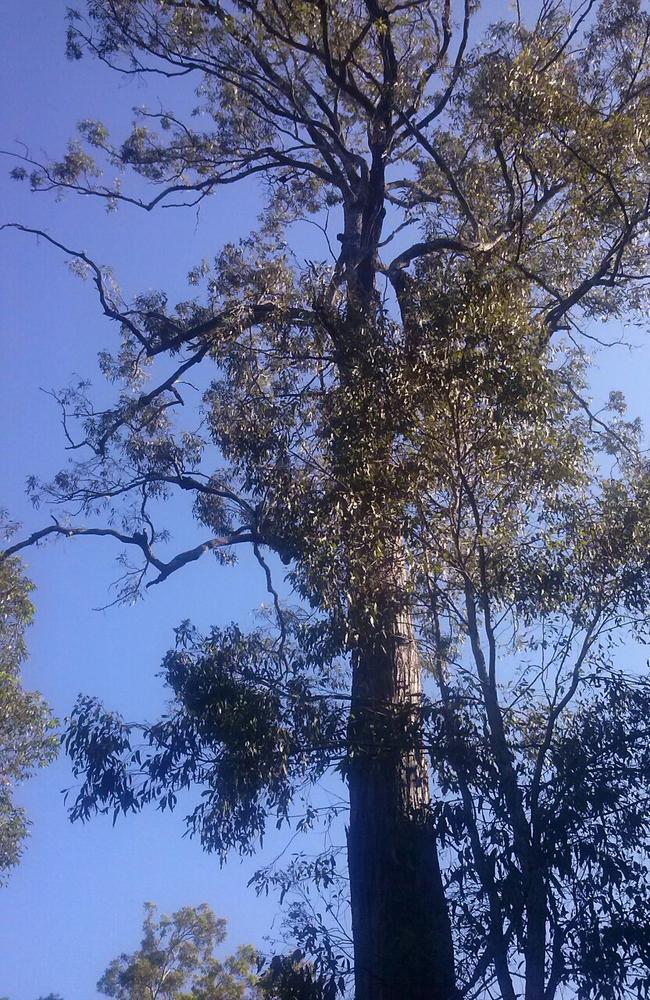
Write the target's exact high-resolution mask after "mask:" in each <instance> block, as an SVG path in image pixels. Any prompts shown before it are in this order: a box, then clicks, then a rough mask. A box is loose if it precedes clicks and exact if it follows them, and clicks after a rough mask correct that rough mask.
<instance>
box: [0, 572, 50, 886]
mask: <svg viewBox="0 0 650 1000" xmlns="http://www.w3.org/2000/svg"><path fill="white" fill-rule="evenodd" d="M32 590H33V586H32V584H31V583H30V582H29V581H28V580H27V578H26V577H25V575H24V572H23V568H22V563H21V562H20V560H18V559H15V558H11V559H7V560H5V561H4V562H2V563H0V885H2V884H3V883H4V882H5V881H6V879H7V874H8V872H9V870H10V869H11V868H13V867H14V865H16V864H18V862H19V860H20V856H21V853H22V845H23V842H24V840H25V837H26V836H27V832H28V827H29V821H28V819H27V817H26V815H25V812H24V810H23V809H20V808H18V807H17V806H15V805H14V802H13V792H14V788H15V786H16V783H17V782H20V781H24V780H25V778H27V777H29V775H30V774H31V773H32V771H33V770H34V769H35V768H37V767H43V766H44V765H45V764H48V763H49V762H50V761H51V760H53V758H54V757H55V756H56V752H57V747H58V739H57V737H56V736H55V734H54V732H53V730H54V727H55V722H54V720H53V719H52V716H51V714H50V710H49V708H48V706H47V705H46V703H45V702H44V701H43V699H42V697H41V695H40V694H39V693H38V692H37V691H25V690H23V687H22V685H21V680H20V668H21V665H22V663H23V662H24V660H25V657H26V648H25V631H26V629H27V627H28V625H29V624H30V622H31V620H32V618H33V614H34V609H33V607H32V603H31V601H30V599H29V595H30V592H31V591H32Z"/></svg>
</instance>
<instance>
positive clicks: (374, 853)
mask: <svg viewBox="0 0 650 1000" xmlns="http://www.w3.org/2000/svg"><path fill="white" fill-rule="evenodd" d="M385 631H386V634H385V635H384V636H381V637H378V636H375V637H373V638H371V639H368V640H367V641H366V642H363V643H362V644H361V645H360V647H359V649H358V650H357V652H356V655H355V658H354V674H353V689H352V721H351V726H350V735H351V742H352V747H353V750H352V757H351V761H350V766H349V775H348V777H349V791H350V826H349V832H348V864H349V871H350V895H351V904H352V929H353V937H354V956H355V985H356V993H355V996H356V1000H407V998H408V1000H450V998H452V997H454V996H455V990H454V964H453V949H452V942H451V927H450V922H449V917H448V913H447V909H446V903H445V898H444V892H443V887H442V879H441V875H440V869H439V864H438V855H437V848H436V838H435V833H434V830H433V826H432V822H431V815H430V808H429V807H430V789H429V777H428V770H427V763H426V758H425V756H424V754H423V753H422V751H421V749H419V748H418V747H417V730H418V725H417V716H418V711H417V709H418V705H419V700H420V683H421V682H420V664H419V657H418V652H417V645H416V643H415V640H414V637H413V633H412V629H411V627H410V624H409V622H408V620H406V619H404V620H402V621H401V622H400V621H397V622H396V624H395V627H394V629H393V630H390V629H386V630H385Z"/></svg>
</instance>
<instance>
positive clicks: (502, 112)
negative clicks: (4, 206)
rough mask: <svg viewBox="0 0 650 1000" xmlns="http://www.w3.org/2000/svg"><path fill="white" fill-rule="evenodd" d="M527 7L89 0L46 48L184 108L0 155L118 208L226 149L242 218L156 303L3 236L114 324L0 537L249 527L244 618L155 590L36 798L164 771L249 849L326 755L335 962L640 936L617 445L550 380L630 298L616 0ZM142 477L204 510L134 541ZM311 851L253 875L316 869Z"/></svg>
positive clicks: (197, 172) (463, 976)
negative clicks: (109, 386) (44, 464)
mask: <svg viewBox="0 0 650 1000" xmlns="http://www.w3.org/2000/svg"><path fill="white" fill-rule="evenodd" d="M532 7H534V11H533V10H532V9H526V10H520V9H519V8H517V9H516V10H515V12H514V14H511V15H509V16H508V17H507V18H505V19H504V20H501V21H499V22H497V23H496V24H493V25H489V24H488V23H487V22H486V20H485V19H484V18H482V19H481V18H480V17H479V16H478V14H477V11H478V5H477V4H475V3H472V2H470V0H466V2H465V3H464V4H460V5H456V4H452V3H451V2H447V0H413V2H409V3H400V2H395V3H390V2H388V3H383V4H382V3H379V2H378V0H346V2H343V3H341V2H337V3H329V2H328V0H305V2H302V3H294V2H291V3H289V2H283V0H268V2H266V0H264V2H263V0H235V2H233V3H232V4H228V5H222V4H221V3H219V0H157V2H154V0H88V2H87V3H86V5H85V11H84V12H83V13H81V12H78V13H75V12H72V13H71V15H70V31H69V41H68V51H69V55H70V56H71V58H73V59H76V58H80V57H81V56H82V55H84V54H86V53H90V54H92V55H94V56H95V57H97V58H99V59H101V60H102V61H104V62H105V63H107V64H108V65H109V66H111V67H113V68H115V69H116V70H118V71H119V72H122V73H126V74H134V75H147V74H148V75H152V76H156V75H160V74H162V75H163V76H164V77H166V78H171V79H174V78H176V77H178V78H179V105H180V109H181V110H179V111H174V110H172V109H171V108H167V107H165V108H161V109H159V110H151V109H144V110H141V111H140V112H139V113H138V116H137V119H136V121H135V124H134V125H133V127H132V129H131V131H130V132H129V134H128V135H127V136H126V138H121V139H118V140H113V139H112V138H111V136H110V135H109V133H108V131H107V129H106V128H105V127H104V126H103V125H102V124H101V123H99V122H95V121H85V122H83V123H82V124H81V125H80V128H79V136H78V138H77V139H75V140H74V141H73V142H72V143H71V144H70V146H69V147H68V150H67V152H66V153H65V155H64V156H63V157H61V158H59V159H58V160H55V161H52V162H37V161H36V160H35V159H34V158H33V157H32V156H31V155H30V154H29V153H24V154H22V155H20V156H19V160H20V161H21V162H20V164H19V165H18V166H17V167H15V169H14V176H15V177H16V179H17V180H21V179H25V178H26V177H29V181H30V183H31V186H32V188H33V189H34V190H35V191H37V192H45V191H56V192H62V191H70V192H77V193H79V194H82V195H84V196H86V197H91V196H92V197H96V198H101V199H104V200H106V201H107V203H108V205H109V206H110V207H114V206H117V205H120V204H125V205H129V206H131V207H140V208H143V209H146V210H152V209H154V208H156V207H157V206H163V205H167V206H172V205H178V204H184V205H197V204H199V203H203V201H204V200H205V199H206V198H207V197H208V195H210V194H216V195H217V196H218V194H219V190H220V188H222V187H224V186H226V185H228V186H229V185H233V184H234V185H238V184H240V183H241V182H244V181H246V180H247V179H249V178H257V179H258V180H259V181H260V188H261V191H262V193H263V196H264V207H263V209H262V212H261V216H260V222H259V228H258V230H257V232H255V233H253V234H248V235H244V236H243V237H242V240H241V241H240V242H239V243H238V244H233V245H227V246H225V247H223V248H221V249H220V250H219V251H218V252H217V253H216V255H215V257H214V258H213V259H211V260H207V261H202V262H199V263H198V264H197V266H196V267H195V268H194V269H193V270H192V271H191V273H190V276H189V279H190V285H191V286H192V291H191V293H190V294H191V296H192V297H191V298H188V299H186V300H184V301H182V302H180V303H177V304H175V305H173V304H171V303H170V302H169V300H168V296H167V295H166V294H165V292H164V291H163V290H161V291H158V292H150V293H147V294H143V295H141V296H139V297H137V298H136V299H135V300H134V301H133V302H129V303H127V302H126V301H124V300H123V299H122V297H121V295H120V292H119V290H118V288H117V286H116V284H115V282H114V280H113V278H112V277H111V275H110V274H109V273H108V271H107V270H106V269H105V268H103V267H101V266H100V265H99V264H97V263H96V262H95V261H94V260H93V259H92V258H91V257H90V256H89V255H88V254H86V253H85V252H82V251H80V250H78V249H76V248H70V247H67V246H64V245H63V244H62V243H61V242H60V241H59V240H57V239H56V238H55V237H52V236H49V235H48V234H45V233H41V235H42V236H44V238H45V239H46V240H48V241H49V242H50V243H51V244H53V245H54V246H55V247H57V248H58V249H59V250H61V251H62V252H64V253H65V254H67V255H68V256H69V257H70V258H71V259H72V261H73V262H74V265H75V267H76V269H77V270H78V271H79V273H80V274H81V275H82V276H87V277H90V278H91V280H92V282H93V283H94V286H95V289H96V292H97V294H98V297H99V303H100V306H101V309H102V310H103V313H104V314H105V316H106V317H107V318H108V319H109V320H111V321H112V322H114V323H115V324H116V325H117V327H118V328H119V330H120V334H121V339H120V344H119V346H118V347H117V348H116V349H115V350H114V351H113V352H111V353H108V352H107V353H103V354H102V355H101V358H100V361H101V367H102V370H103V372H104V374H105V375H106V376H107V378H108V379H109V380H110V381H112V382H113V383H115V385H116V387H117V392H116V399H115V403H114V405H112V406H110V407H108V408H104V409H97V408H96V407H95V406H94V405H93V402H92V400H91V398H90V397H89V394H88V391H87V388H86V387H85V385H81V386H73V387H71V388H70V389H68V390H66V391H63V392H62V393H61V394H60V396H59V404H60V407H61V411H62V416H63V423H64V429H65V433H66V436H67V441H68V445H69V448H70V454H71V457H72V461H71V462H70V463H69V464H68V465H67V466H66V467H65V469H63V470H62V471H61V472H60V473H59V474H58V475H57V476H56V477H55V478H54V480H53V481H51V482H39V481H38V480H37V479H34V480H33V481H32V483H31V487H30V488H31V491H32V493H33V495H34V496H35V497H38V498H39V499H40V500H41V501H45V502H47V501H50V502H52V503H53V504H55V505H56V508H57V515H56V518H55V520H54V523H53V524H51V525H49V526H48V527H45V528H42V529H40V530H37V531H35V532H34V533H33V534H32V535H31V536H29V537H28V538H26V539H24V540H22V541H20V542H18V543H16V544H15V545H13V546H11V547H9V548H8V549H7V555H8V556H9V557H10V556H11V555H13V554H14V553H15V552H18V551H20V550H21V549H22V548H24V547H25V546H27V545H31V544H34V543H36V542H39V541H40V540H42V539H43V538H45V537H47V536H50V535H62V536H66V537H72V536H80V535H81V536H100V537H106V538H110V539H112V540H113V541H117V542H118V543H120V544H121V545H122V546H123V548H124V551H125V553H126V552H130V553H134V554H135V555H136V556H137V558H138V560H139V561H138V562H136V563H131V562H130V561H129V558H128V557H127V556H126V555H125V556H124V557H123V560H122V565H123V576H122V580H121V591H120V596H121V598H122V599H124V600H127V601H130V600H133V599H135V598H136V597H138V596H140V595H141V594H142V592H143V588H145V586H151V585H152V584H158V583H162V582H163V581H164V580H166V579H167V578H168V577H169V576H170V575H171V574H172V573H175V572H178V571H180V570H181V569H183V568H185V567H187V566H188V565H189V564H191V563H192V562H194V561H195V560H197V559H198V558H201V557H202V556H203V555H206V554H208V553H213V554H214V555H216V556H217V558H218V559H219V561H220V562H222V563H229V562H232V561H233V559H234V554H235V552H236V551H237V547H238V546H241V545H247V546H250V547H251V548H252V551H253V553H254V555H255V557H256V559H257V561H258V563H259V565H260V570H261V572H262V573H263V575H264V579H265V581H266V584H267V588H268V591H269V597H270V603H271V613H270V615H269V616H268V619H267V620H266V621H265V622H261V623H260V626H259V628H257V629H255V630H253V631H251V632H249V633H248V634H245V633H244V632H243V631H242V630H241V629H240V628H238V627H237V626H230V627H229V626H226V625H224V624H223V623H221V624H219V625H218V626H215V628H214V629H213V630H212V631H211V632H210V634H208V635H205V636H201V635H198V634H197V633H196V631H194V630H193V629H192V627H191V625H190V624H188V623H185V624H183V625H182V626H181V627H180V628H178V629H177V632H176V636H177V642H176V646H175V648H174V649H173V650H172V651H170V653H169V654H168V656H167V658H166V659H165V662H164V676H165V680H166V682H167V684H168V685H169V687H170V689H171V692H172V695H173V701H172V705H171V708H170V711H169V713H168V715H166V716H165V717H164V718H163V719H161V720H159V721H157V722H154V723H151V722H148V723H143V724H141V725H132V724H126V723H125V722H124V721H123V720H122V719H121V718H120V716H119V714H117V713H115V712H107V711H105V710H104V709H103V707H102V706H101V705H99V704H98V703H97V702H96V701H95V700H94V699H92V698H90V697H84V698H83V699H81V701H80V702H79V703H78V705H77V707H76V708H75V710H74V711H73V714H72V717H71V721H70V726H69V729H68V733H67V737H66V746H67V749H68V752H69V753H70V754H71V756H72V759H73V764H74V767H75V769H76V773H77V774H78V775H81V776H82V778H83V781H84V784H83V787H82V789H81V792H80V794H79V796H78V797H77V799H76V802H75V803H74V804H73V806H72V813H73V816H75V817H80V818H84V819H85V818H87V817H88V816H89V815H90V814H91V813H92V812H93V811H95V810H97V809H99V810H112V811H113V812H114V814H115V815H118V814H119V812H120V811H124V812H128V811H130V810H136V809H138V808H140V807H141V806H143V805H145V804H147V803H150V802H154V801H155V802H157V803H158V805H159V806H160V807H162V808H167V807H170V808H173V807H174V806H175V804H176V801H177V795H178V793H179V792H182V791H187V790H189V789H192V788H195V787H198V788H199V789H200V790H201V793H202V794H201V796H200V801H199V803H198V805H197V806H196V808H194V809H193V811H192V812H191V813H190V817H189V823H190V828H191V829H192V830H193V831H194V832H197V833H198V834H199V835H200V837H201V839H202V842H203V844H204V846H206V847H207V848H208V849H211V850H216V851H218V852H220V853H222V854H223V853H225V852H226V851H228V850H230V849H232V848H238V849H240V850H243V851H252V850H253V849H255V846H256V844H257V843H258V842H259V840H260V838H261V837H262V835H263V833H264V830H265V829H266V826H267V824H268V822H269V821H271V820H275V822H276V823H279V824H282V823H283V822H288V821H289V820H290V817H291V816H292V815H293V813H291V812H290V810H291V809H292V808H295V806H296V804H297V803H300V802H302V804H303V808H302V816H301V818H300V819H299V820H298V821H297V822H298V824H299V826H300V828H308V827H309V826H311V825H313V824H314V823H316V822H320V821H324V822H326V823H327V822H331V821H332V812H334V813H336V812H337V810H338V809H339V807H338V806H336V807H334V809H333V810H331V811H330V810H327V809H321V808H320V806H318V805H314V801H313V798H312V797H311V793H310V789H311V788H313V787H315V786H316V785H317V783H318V782H319V781H320V780H322V779H323V778H324V776H325V775H328V774H331V773H332V771H334V772H335V773H336V774H338V775H340V776H341V777H342V778H343V779H344V781H345V783H346V786H347V794H348V796H349V812H348V813H347V814H346V816H347V825H348V833H347V844H346V847H347V860H348V872H349V883H348V893H349V898H350V903H351V925H350V930H351V936H352V939H353V945H354V976H355V995H356V998H357V1000H397V998H398V997H399V998H402V997H403V996H409V997H412V998H413V1000H425V998H426V1000H432V998H433V1000H451V998H452V997H457V996H463V997H475V996H476V997H478V996H500V997H504V998H507V1000H510V998H512V1000H515V998H517V997H525V998H526V1000H541V998H544V1000H553V998H554V997H555V996H556V995H559V991H560V990H561V989H562V988H564V987H567V988H568V989H572V990H574V991H575V992H577V994H578V995H579V996H580V997H581V998H585V1000H586V998H588V997H612V998H617V1000H618V998H619V997H620V998H621V1000H622V998H623V997H625V996H627V995H629V993H630V991H632V992H633V995H634V993H636V995H638V996H639V997H640V996H642V995H643V990H644V983H645V982H646V980H647V970H648V964H649V963H650V953H649V943H648V938H647V931H646V930H645V929H644V926H645V925H644V923H643V916H642V915H643V914H644V913H647V909H648V896H647V888H648V887H647V848H648V819H647V807H646V803H647V782H648V763H649V761H648V751H647V731H646V729H645V723H644V721H643V720H644V718H645V717H646V715H647V700H648V688H647V680H646V677H645V675H644V674H643V673H642V672H638V671H637V672H635V671H633V670H631V669H630V670H625V662H624V661H625V657H626V655H627V653H626V652H625V648H626V647H624V646H623V642H624V641H625V642H628V641H634V640H636V641H639V642H641V643H643V642H644V641H645V640H646V637H647V628H648V602H647V593H648V588H647V583H648V579H647V574H648V570H649V566H650V564H649V563H648V555H647V553H648V545H647V542H648V533H649V531H650V520H649V518H648V496H649V492H648V467H647V461H646V459H645V458H644V456H643V453H642V451H641V450H640V446H639V428H638V426H637V424H636V423H635V422H634V421H629V420H627V419H626V417H625V412H624V402H623V400H622V399H621V397H620V394H617V393H614V394H613V395H612V396H611V397H610V401H609V411H608V412H606V413H603V412H602V411H598V412H595V411H594V409H593V408H592V405H591V403H590V401H589V399H588V392H587V389H586V384H587V378H588V358H587V352H586V345H587V344H589V342H590V339H589V338H591V340H593V339H594V338H596V339H599V329H600V327H599V324H602V323H604V322H606V321H613V322H620V321H622V320H623V319H627V320H631V321H635V322H639V323H642V322H644V315H645V310H646V308H647V290H648V289H647V283H648V273H649V272H648V236H649V225H648V222H649V218H650V176H649V167H648V148H649V144H650V103H649V100H650V98H649V93H650V91H649V87H648V84H649V80H650V76H649V70H650V56H649V55H648V45H649V42H650V17H649V16H648V13H647V12H646V11H645V10H644V9H643V8H642V5H641V4H640V3H639V2H635V0H602V2H600V3H597V2H596V0H585V2H581V3H575V4H571V3H568V2H566V3H565V2H551V0H544V2H540V3H539V4H534V5H531V8H532ZM192 77H193V78H195V79H196V100H195V105H196V106H195V108H194V110H193V111H190V112H188V110H187V106H186V98H187V92H186V91H184V90H182V86H183V83H182V81H183V80H184V79H185V78H192ZM123 172H128V173H129V175H130V179H131V180H132V182H133V186H132V189H128V190H127V187H126V186H125V185H124V184H123V183H122V176H121V175H122V173H123ZM113 175H114V177H115V179H113ZM305 218H306V219H309V220H311V222H313V223H315V225H316V227H317V229H318V230H319V231H320V233H321V235H322V243H321V245H320V246H319V247H318V248H316V249H315V253H314V256H315V258H316V259H312V260H301V259H300V258H299V256H298V255H297V254H296V253H295V252H294V251H293V247H292V233H293V227H294V226H295V225H296V224H297V223H298V222H299V221H300V220H304V219H305ZM14 228H17V229H25V228H26V227H23V226H20V225H15V226H14ZM337 230H339V231H338V232H337ZM27 231H28V232H29V231H32V232H34V230H29V229H28V230H27ZM318 254H320V255H321V256H320V257H319V256H317V255H318ZM328 256H329V257H330V258H331V259H330V260H329V261H328V259H327V258H328ZM190 379H192V380H194V382H193V383H191V382H189V380H190ZM191 401H194V402H195V403H196V407H195V408H194V411H193V412H194V414H196V410H197V409H198V411H199V414H198V416H195V417H192V418H190V419H188V418H187V417H186V416H185V413H186V412H187V410H188V409H189V408H190V407H189V403H190V402H191ZM183 404H188V406H187V407H186V408H185V409H182V407H183ZM176 493H179V494H182V495H189V496H191V497H192V498H193V504H194V506H193V512H194V516H195V520H196V522H197V523H198V525H200V527H201V530H202V531H203V532H205V534H204V535H202V536H201V539H202V540H201V541H199V543H198V544H195V542H196V539H195V538H193V537H192V535H191V532H190V531H189V530H188V535H189V540H188V543H187V546H185V547H178V548H175V549H173V550H170V549H169V544H168V543H169V537H168V534H167V532H166V529H165V504H164V501H165V500H166V499H167V498H169V497H171V496H172V495H174V494H176ZM61 511H68V512H69V513H68V514H62V513H60V512H61ZM82 517H85V518H86V521H83V520H82ZM282 565H284V566H285V567H287V569H286V570H284V571H282V570H281V566H282ZM278 572H284V573H286V583H287V584H288V586H289V588H290V590H291V596H290V597H289V598H286V597H285V596H284V594H285V591H284V590H282V588H280V587H279V586H278V584H277V574H278ZM285 589H286V588H285ZM293 821H294V822H295V819H294V820H293ZM338 857H340V855H339V854H337V853H336V852H329V853H327V854H326V856H322V857H320V858H318V859H316V861H311V862H309V863H308V862H306V861H305V862H304V864H303V867H302V869H301V865H300V863H298V864H297V865H294V866H293V868H292V869H291V871H290V872H289V873H288V875H287V876H286V879H287V880H288V882H287V883H286V884H287V885H288V884H291V882H292V880H293V883H294V884H295V883H296V881H298V882H300V879H301V878H302V879H303V880H304V879H305V878H309V879H311V880H312V881H313V882H315V883H316V884H317V885H320V886H323V887H325V888H328V887H330V888H331V887H332V886H334V885H340V879H341V878H344V877H345V872H344V871H343V870H341V869H340V868H338V869H337V858H338ZM284 877H285V876H283V875H282V873H279V872H268V871H267V872H263V873H261V880H262V883H263V882H264V880H265V879H266V882H267V884H268V882H269V881H270V882H271V883H275V884H281V885H282V882H283V878H284ZM317 923H318V922H316V924H313V925H309V926H308V927H307V929H306V931H305V930H304V928H303V931H304V933H305V934H306V937H307V939H309V940H310V943H311V945H312V946H313V948H314V949H316V950H318V948H321V951H320V952H319V954H320V955H321V956H324V959H323V960H324V961H327V960H329V959H328V952H327V946H326V945H323V944H322V942H321V944H319V943H318V933H316V932H317V931H318V930H319V925H318V926H317ZM325 938H327V935H325ZM330 957H331V956H330ZM333 962H334V965H335V966H336V959H335V958H334V959H333ZM341 988H343V986H342V987H341Z"/></svg>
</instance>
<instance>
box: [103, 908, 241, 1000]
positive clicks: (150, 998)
mask: <svg viewBox="0 0 650 1000" xmlns="http://www.w3.org/2000/svg"><path fill="white" fill-rule="evenodd" d="M142 930H143V937H142V944H141V947H140V948H139V949H138V951H136V952H134V953H133V954H131V955H127V954H124V955H120V957H119V958H116V959H114V960H113V961H112V962H111V964H110V965H109V966H108V968H107V970H106V972H105V973H104V975H103V976H102V977H101V979H100V980H99V982H98V983H97V989H98V990H99V992H100V993H103V994H104V995H105V996H109V997H115V998H117V1000H155V998H156V997H159V998H161V1000H162V998H166V1000H182V998H187V1000H189V998H190V997H192V998H196V1000H244V998H249V997H253V996H254V995H256V994H255V991H254V983H255V981H256V978H257V977H256V975H255V966H256V962H257V952H256V951H255V949H254V948H252V947H251V946H250V945H244V946H242V947H240V948H238V949H237V951H236V953H235V954H234V955H231V956H229V957H228V958H225V959H224V960H223V961H219V960H218V959H217V958H215V956H214V951H215V948H217V947H218V946H219V945H220V944H222V943H223V942H224V941H225V938H226V921H225V920H224V919H223V918H222V917H216V916H215V914H214V913H213V912H212V910H211V909H210V907H209V906H207V905H206V904H205V903H202V904H201V906H196V907H194V906H186V907H183V908H182V909H181V910H178V911H177V912H176V913H174V914H172V915H171V916H169V917H167V916H162V917H158V916H157V911H156V907H155V905H154V904H153V903H146V904H145V919H144V924H143V928H142Z"/></svg>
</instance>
